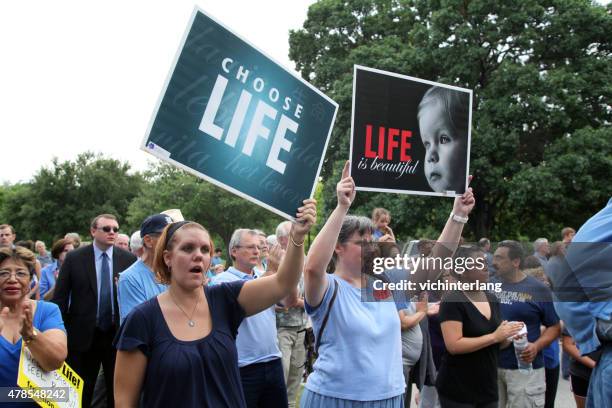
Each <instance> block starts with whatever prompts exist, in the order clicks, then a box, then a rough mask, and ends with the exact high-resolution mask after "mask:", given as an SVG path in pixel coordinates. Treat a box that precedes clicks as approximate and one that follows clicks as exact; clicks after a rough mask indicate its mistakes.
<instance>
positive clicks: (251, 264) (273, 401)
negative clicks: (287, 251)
mask: <svg viewBox="0 0 612 408" xmlns="http://www.w3.org/2000/svg"><path fill="white" fill-rule="evenodd" d="M229 255H230V256H231V258H232V261H233V263H234V265H233V266H231V267H230V268H228V269H227V270H226V271H225V272H222V273H220V274H219V275H216V276H215V277H214V278H213V279H212V281H211V283H210V284H212V285H216V284H220V283H223V282H232V281H237V280H245V281H248V280H252V279H257V278H259V277H260V276H261V275H259V274H258V273H257V269H256V266H257V264H258V263H259V256H260V252H259V236H258V234H257V232H256V231H255V230H251V229H237V230H236V231H234V233H233V234H232V237H231V239H230V243H229ZM275 265H276V263H275ZM276 266H278V265H276ZM275 272H276V271H271V270H269V271H267V273H275ZM236 347H237V348H238V366H239V367H240V377H241V380H242V388H243V391H244V397H245V400H246V403H247V407H248V408H256V407H261V408H281V407H282V408H284V407H287V391H286V389H285V379H284V376H283V366H282V362H281V352H280V350H279V349H278V339H277V332H276V317H275V314H274V307H271V308H269V309H266V310H264V311H263V312H259V313H257V314H255V315H253V316H249V317H247V318H245V319H244V320H243V321H242V323H241V324H240V327H239V328H238V336H237V337H236Z"/></svg>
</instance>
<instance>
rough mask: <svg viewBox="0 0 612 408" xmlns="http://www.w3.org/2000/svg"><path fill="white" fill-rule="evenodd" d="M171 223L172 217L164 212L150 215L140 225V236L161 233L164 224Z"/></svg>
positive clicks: (164, 226)
mask: <svg viewBox="0 0 612 408" xmlns="http://www.w3.org/2000/svg"><path fill="white" fill-rule="evenodd" d="M171 223H172V218H170V217H169V216H167V215H164V214H154V215H150V216H148V217H147V218H145V220H144V221H143V222H142V224H141V225H140V237H141V238H144V236H145V235H148V234H159V233H161V232H162V231H163V230H164V228H166V225H168V224H171Z"/></svg>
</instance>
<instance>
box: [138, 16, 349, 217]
mask: <svg viewBox="0 0 612 408" xmlns="http://www.w3.org/2000/svg"><path fill="white" fill-rule="evenodd" d="M198 13H202V14H204V15H205V16H206V17H208V18H210V19H211V20H213V21H214V22H215V23H217V24H219V25H220V26H221V27H223V28H224V29H226V30H227V31H229V32H230V33H232V34H233V35H235V36H236V37H238V38H239V39H240V40H241V41H244V42H245V43H246V44H248V45H249V46H251V47H252V48H254V49H255V50H257V51H259V52H260V53H262V54H263V55H264V56H265V57H266V58H268V59H269V60H270V61H272V62H273V63H275V64H276V65H278V66H279V67H280V68H282V69H283V70H284V71H285V72H287V73H288V74H290V75H291V76H293V77H294V78H296V79H297V80H299V81H300V82H301V83H302V84H304V85H306V86H307V87H309V88H310V89H312V90H313V91H315V92H316V93H317V94H319V96H322V97H323V98H324V99H325V100H327V101H328V102H330V103H331V104H332V105H333V106H334V108H335V109H334V114H333V116H332V120H331V122H330V126H329V130H328V132H327V138H326V140H325V146H324V147H323V154H322V155H321V159H320V160H319V167H318V169H317V173H316V177H315V179H314V183H313V185H312V188H311V190H310V196H309V197H304V199H307V198H312V197H313V196H314V193H315V190H316V188H317V183H318V181H319V176H320V174H321V168H322V167H323V161H324V159H325V154H326V153H327V146H328V145H329V139H330V138H331V134H332V131H333V129H334V123H335V122H336V115H337V114H338V107H339V105H338V103H336V101H334V100H333V99H331V98H330V97H329V96H327V95H325V94H324V93H323V92H321V90H319V89H318V88H316V87H315V86H313V85H312V84H311V83H309V82H308V81H306V80H305V79H303V78H302V77H300V76H299V75H297V74H296V73H295V72H294V71H293V70H291V69H288V68H286V67H285V66H284V65H283V64H281V63H279V62H278V61H276V60H275V59H274V58H272V57H270V56H269V55H268V54H267V53H266V52H264V51H262V50H261V49H259V47H256V46H255V45H253V44H252V43H251V42H250V41H248V40H247V39H245V38H244V37H243V36H241V35H240V34H238V33H236V32H235V31H234V30H232V29H230V28H229V27H227V26H226V25H225V24H223V23H222V22H221V21H220V20H218V19H217V18H215V17H214V16H212V15H211V14H210V13H208V12H206V11H204V10H203V9H202V8H201V7H199V6H197V5H196V6H194V8H193V12H192V13H191V17H190V18H189V23H188V24H187V28H186V30H185V32H184V33H183V37H182V38H181V42H180V44H179V47H178V49H177V51H176V54H175V55H174V59H173V61H172V65H171V67H170V70H169V72H168V75H167V76H166V80H165V82H164V86H163V88H162V91H161V93H160V95H159V97H158V99H157V103H156V104H155V109H154V110H153V115H152V116H151V119H150V120H149V125H148V126H147V131H146V133H145V135H144V138H143V140H142V143H141V144H140V149H141V150H143V151H145V152H147V153H149V154H151V155H153V156H155V157H157V158H158V159H161V160H162V161H166V162H168V163H171V164H173V165H174V166H176V167H178V168H180V169H182V170H184V171H186V172H188V173H191V174H193V175H195V176H197V177H199V178H201V179H204V180H206V181H207V182H209V183H212V184H214V185H216V186H217V187H220V188H222V189H224V190H227V191H229V192H231V193H233V194H235V195H237V196H239V197H241V198H244V199H246V200H248V201H250V202H252V203H255V204H257V205H259V206H261V207H264V208H265V209H267V210H269V211H272V212H273V213H275V214H277V215H280V216H281V217H283V218H286V219H288V220H290V221H295V215H291V214H288V213H285V212H283V211H281V210H279V209H276V208H274V207H272V206H270V205H269V204H266V203H263V202H261V201H259V200H258V199H256V198H255V197H251V196H250V195H248V194H246V193H243V192H241V191H238V190H236V189H235V188H233V187H230V186H228V185H226V184H225V183H222V182H220V181H219V180H216V179H214V178H212V177H210V176H207V175H205V174H202V173H200V172H199V171H197V170H194V169H192V168H190V167H188V166H186V165H184V164H182V163H179V162H177V161H176V160H174V159H172V158H170V156H169V154H168V152H167V151H165V150H163V149H161V147H158V146H157V145H154V146H155V148H157V149H158V151H157V152H155V151H154V150H155V148H154V149H150V148H148V146H147V141H148V139H149V136H150V134H151V129H153V123H154V122H155V118H156V117H157V114H158V113H159V108H160V107H161V103H162V100H163V98H164V95H165V94H166V91H167V90H168V86H169V85H170V80H171V79H172V76H173V75H174V71H175V70H176V64H177V63H178V59H179V57H180V55H181V52H182V51H183V48H184V47H185V42H186V41H187V37H188V35H189V32H190V31H191V29H192V27H193V23H194V21H195V18H196V16H197V15H198Z"/></svg>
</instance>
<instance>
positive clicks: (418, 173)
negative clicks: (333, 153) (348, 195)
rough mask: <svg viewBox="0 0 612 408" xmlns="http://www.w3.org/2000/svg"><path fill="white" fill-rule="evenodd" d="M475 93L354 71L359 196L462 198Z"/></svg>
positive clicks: (354, 144) (355, 169) (353, 131)
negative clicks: (371, 193) (364, 193)
mask: <svg viewBox="0 0 612 408" xmlns="http://www.w3.org/2000/svg"><path fill="white" fill-rule="evenodd" d="M471 112H472V91H471V90H470V89H465V88H458V87H456V86H450V85H444V84H441V83H437V82H432V81H426V80H424V79H419V78H414V77H409V76H406V75H400V74H395V73H392V72H387V71H381V70H378V69H373V68H367V67H363V66H359V65H355V69H354V76H353V116H352V123H351V150H350V152H351V153H350V154H351V156H350V161H351V176H352V177H353V179H354V180H355V185H356V188H357V190H364V191H379V192H389V193H403V194H421V195H433V196H453V197H454V196H457V195H461V194H463V193H464V192H465V189H466V187H467V183H468V171H469V157H470V140H471V118H472V113H471Z"/></svg>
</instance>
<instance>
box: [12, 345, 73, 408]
mask: <svg viewBox="0 0 612 408" xmlns="http://www.w3.org/2000/svg"><path fill="white" fill-rule="evenodd" d="M17 385H19V386H20V387H21V388H22V390H21V391H22V394H23V395H24V396H26V397H28V398H30V399H33V400H34V401H36V402H37V403H38V405H40V406H41V407H47V408H80V407H81V397H82V396H83V379H82V378H81V377H80V376H79V375H78V374H77V373H76V372H75V371H74V370H72V368H70V366H69V365H68V364H66V363H64V365H63V366H61V367H60V368H59V369H57V370H55V371H44V370H43V369H42V368H41V367H40V365H39V364H38V363H37V362H36V360H34V358H33V357H32V353H30V350H28V348H27V347H26V346H25V345H23V344H22V346H21V356H20V358H19V372H18V375H17ZM18 399H20V400H23V399H24V398H18Z"/></svg>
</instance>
